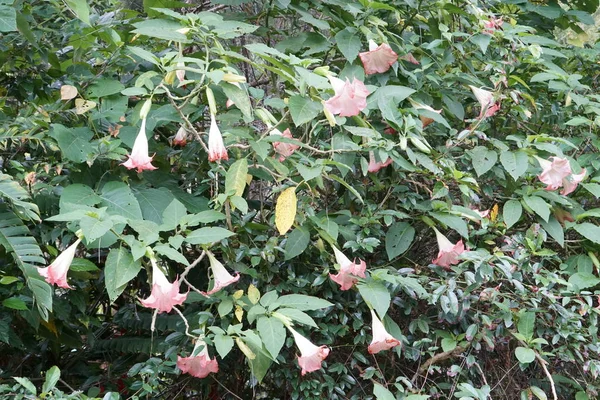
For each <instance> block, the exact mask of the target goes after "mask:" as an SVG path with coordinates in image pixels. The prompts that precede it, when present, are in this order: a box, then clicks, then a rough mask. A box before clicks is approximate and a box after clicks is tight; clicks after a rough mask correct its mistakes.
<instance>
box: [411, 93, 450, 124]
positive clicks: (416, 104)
mask: <svg viewBox="0 0 600 400" xmlns="http://www.w3.org/2000/svg"><path fill="white" fill-rule="evenodd" d="M408 101H410V104H412V106H413V107H414V108H416V109H417V110H427V111H431V112H434V113H436V114H441V113H442V110H441V109H439V110H436V109H434V108H433V107H430V106H428V105H425V104H422V103H419V102H418V101H414V100H412V99H410V98H409V99H408ZM419 118H420V119H421V123H422V124H423V128H425V127H426V126H427V125H429V124H431V123H432V122H433V121H434V119H433V118H429V117H426V116H424V115H420V116H419Z"/></svg>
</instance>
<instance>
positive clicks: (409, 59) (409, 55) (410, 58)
mask: <svg viewBox="0 0 600 400" xmlns="http://www.w3.org/2000/svg"><path fill="white" fill-rule="evenodd" d="M400 59H401V60H404V61H407V62H409V63H411V64H415V65H419V64H420V63H419V60H417V59H416V58H415V56H413V54H412V53H406V54H405V55H403V56H402V57H400Z"/></svg>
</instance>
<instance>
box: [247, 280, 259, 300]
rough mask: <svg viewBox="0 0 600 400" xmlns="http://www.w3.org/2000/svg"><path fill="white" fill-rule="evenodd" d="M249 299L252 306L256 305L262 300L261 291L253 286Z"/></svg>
mask: <svg viewBox="0 0 600 400" xmlns="http://www.w3.org/2000/svg"><path fill="white" fill-rule="evenodd" d="M248 299H249V300H250V302H251V303H252V304H256V303H258V300H260V291H259V290H258V289H257V288H256V286H254V285H253V284H250V286H249V287H248Z"/></svg>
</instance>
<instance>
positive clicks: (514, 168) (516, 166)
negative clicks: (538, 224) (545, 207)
mask: <svg viewBox="0 0 600 400" xmlns="http://www.w3.org/2000/svg"><path fill="white" fill-rule="evenodd" d="M500 162H501V163H502V166H503V167H504V169H505V170H506V172H508V173H509V174H510V176H512V178H513V179H514V180H515V181H516V180H517V179H519V178H520V177H521V176H522V175H523V174H524V173H525V172H526V171H527V166H528V157H527V154H526V153H525V152H522V151H505V152H502V153H501V154H500ZM545 219H546V218H545Z"/></svg>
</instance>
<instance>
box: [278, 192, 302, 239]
mask: <svg viewBox="0 0 600 400" xmlns="http://www.w3.org/2000/svg"><path fill="white" fill-rule="evenodd" d="M297 201H298V200H297V199H296V188H295V187H290V188H287V189H285V190H284V191H283V192H281V194H280V195H279V197H278V198H277V204H276V205H275V226H277V230H278V231H279V234H280V235H285V233H286V232H287V231H289V230H290V228H291V227H292V225H294V220H295V219H296V203H297Z"/></svg>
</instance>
